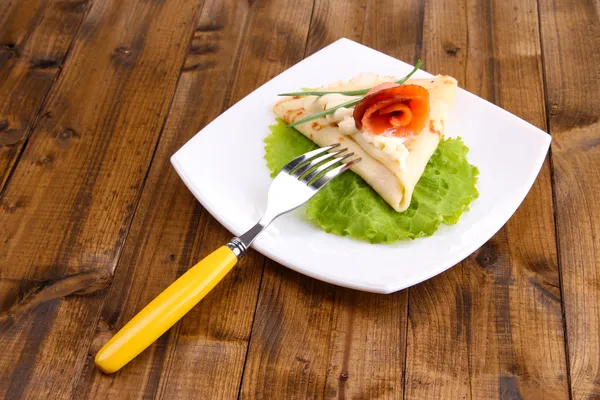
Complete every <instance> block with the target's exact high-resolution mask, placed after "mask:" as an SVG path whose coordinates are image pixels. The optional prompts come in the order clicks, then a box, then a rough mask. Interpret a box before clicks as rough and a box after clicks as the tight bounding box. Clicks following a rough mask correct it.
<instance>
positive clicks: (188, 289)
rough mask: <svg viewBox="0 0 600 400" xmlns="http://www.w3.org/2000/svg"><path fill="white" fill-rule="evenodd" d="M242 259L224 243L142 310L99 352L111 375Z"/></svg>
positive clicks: (104, 368) (102, 365)
mask: <svg viewBox="0 0 600 400" xmlns="http://www.w3.org/2000/svg"><path fill="white" fill-rule="evenodd" d="M237 261H238V259H237V257H236V256H235V254H234V253H233V251H232V250H231V249H230V248H228V247H227V246H223V247H221V248H219V249H217V250H215V251H214V252H213V253H211V254H210V255H209V256H208V257H206V258H205V259H203V260H202V261H200V262H199V263H198V264H196V265H195V266H194V267H192V268H191V269H190V270H189V271H187V272H186V273H185V274H183V275H182V276H181V277H180V278H179V279H177V280H176V281H175V282H173V283H172V284H171V286H169V287H168V288H166V289H165V290H164V291H163V292H162V293H161V294H159V295H158V297H156V298H155V299H154V300H152V301H151V302H150V304H148V305H147V306H146V307H145V308H144V309H143V310H142V311H140V312H139V313H138V314H137V315H136V316H135V317H133V319H132V320H131V321H129V322H128V323H127V325H125V326H124V327H123V328H121V330H120V331H119V332H117V334H116V335H115V336H113V337H112V338H111V339H110V340H109V341H108V342H107V343H106V344H105V345H104V346H103V347H102V348H101V349H100V351H99V352H98V354H96V359H95V363H96V366H97V367H98V368H100V369H101V370H102V371H103V372H105V373H107V374H112V373H113V372H115V371H118V370H119V369H120V368H121V367H123V366H124V365H125V364H127V363H128V362H129V361H131V360H132V359H134V358H135V357H136V356H137V355H138V354H140V353H141V352H142V351H144V350H145V349H146V347H148V346H150V345H151V344H152V343H154V341H155V340H156V339H158V338H159V337H160V336H161V335H162V334H163V333H165V332H166V331H167V330H168V329H169V328H170V327H172V326H173V325H174V324H175V323H176V322H177V321H179V319H181V317H183V316H184V315H185V314H186V313H187V312H188V311H190V310H191V309H192V307H194V306H195V305H196V304H198V302H199V301H200V300H202V298H203V297H204V296H206V294H207V293H208V292H210V291H211V290H212V288H214V287H215V286H216V285H217V283H219V282H220V281H221V279H223V277H224V276H225V275H227V273H228V272H229V271H230V270H231V268H233V266H234V265H235V264H236V263H237Z"/></svg>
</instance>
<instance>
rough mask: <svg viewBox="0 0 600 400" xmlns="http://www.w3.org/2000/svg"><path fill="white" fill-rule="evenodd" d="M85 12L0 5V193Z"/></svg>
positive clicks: (55, 4)
mask: <svg viewBox="0 0 600 400" xmlns="http://www.w3.org/2000/svg"><path fill="white" fill-rule="evenodd" d="M87 9H88V2H86V1H78V0H72V1H60V2H59V1H45V0H27V1H6V2H2V3H1V4H0V192H2V188H3V187H4V185H5V183H6V180H7V179H8V176H9V174H10V171H11V170H12V168H13V166H14V164H15V162H16V160H17V159H18V157H19V155H20V154H21V151H22V149H23V146H24V145H25V140H26V138H27V136H28V134H29V132H30V130H31V128H32V126H33V124H34V121H35V117H36V116H37V113H38V112H39V110H40V107H41V105H42V103H43V101H44V99H45V98H46V95H47V94H48V92H49V90H50V88H51V87H52V84H53V83H54V81H55V78H56V76H57V75H58V74H59V73H60V71H61V68H62V65H63V64H64V60H65V57H66V55H67V52H68V49H69V48H70V46H71V43H72V42H73V38H74V37H75V34H76V32H77V30H78V29H79V26H80V24H81V21H83V18H84V16H85V14H86V11H87Z"/></svg>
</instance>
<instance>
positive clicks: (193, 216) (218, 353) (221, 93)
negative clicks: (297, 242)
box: [77, 1, 264, 399]
mask: <svg viewBox="0 0 600 400" xmlns="http://www.w3.org/2000/svg"><path fill="white" fill-rule="evenodd" d="M236 3H238V2H237V1H229V2H221V1H209V2H206V3H205V4H204V6H203V9H202V13H201V15H200V18H199V20H198V21H197V22H196V30H195V32H194V36H193V39H192V41H191V42H190V45H189V54H188V57H187V60H186V62H185V65H184V66H183V68H182V71H183V73H182V75H181V77H180V79H179V83H178V86H177V90H176V93H175V98H174V101H173V105H172V107H171V110H170V112H169V117H168V119H167V122H166V125H165V128H164V130H163V133H162V135H161V140H160V143H159V146H158V149H157V151H156V155H155V157H154V162H153V164H152V168H151V170H150V173H149V176H148V180H147V182H146V185H145V187H144V193H143V195H142V199H141V201H140V206H139V207H138V210H137V212H136V215H135V218H134V222H133V225H132V229H131V233H130V234H129V237H128V240H127V242H126V245H125V249H124V251H123V256H122V257H121V259H120V261H119V265H118V267H117V272H116V275H115V279H114V281H113V284H112V287H111V289H110V291H109V292H108V295H107V297H106V303H105V305H104V307H103V310H102V313H101V319H100V322H99V324H98V327H97V329H96V337H95V340H94V342H93V345H92V348H91V349H90V353H91V354H95V353H96V352H97V351H98V349H99V348H100V346H101V345H103V344H104V343H105V342H106V340H107V339H108V338H110V337H111V336H112V335H113V334H114V333H115V332H116V331H117V330H118V329H120V328H121V327H122V326H123V324H125V323H126V322H127V321H128V320H129V319H131V318H132V317H133V315H135V313H137V312H138V311H139V310H140V309H141V308H142V307H144V306H145V305H146V304H147V303H148V302H150V301H151V300H152V299H153V298H154V297H156V296H157V295H158V294H159V293H160V292H161V291H162V290H163V289H164V288H166V287H167V286H168V285H169V284H171V283H172V282H173V281H174V280H175V279H176V278H177V277H178V276H179V275H181V274H182V273H183V272H185V271H186V270H187V269H188V268H189V267H190V266H192V265H193V264H194V263H195V262H196V261H197V260H200V259H201V258H203V257H205V256H206V255H208V254H209V253H210V252H211V251H213V250H215V249H216V248H218V247H220V246H222V245H223V244H224V243H226V242H227V241H228V240H229V239H230V238H231V234H230V233H228V232H227V230H226V229H224V228H223V227H222V226H220V225H219V224H218V223H217V222H216V221H215V220H214V219H213V218H212V217H210V215H209V214H208V213H206V212H205V211H204V210H202V208H201V206H200V205H199V203H198V202H197V200H196V199H195V198H194V197H193V196H192V194H191V193H190V192H189V190H188V189H187V188H186V187H185V185H184V184H183V182H182V181H181V179H180V178H179V176H178V175H177V173H176V172H175V170H174V169H173V168H172V166H171V165H170V162H169V157H170V156H171V155H172V154H173V153H174V152H175V151H176V150H177V149H179V148H180V147H181V146H182V145H183V144H184V143H185V142H186V141H187V140H188V139H189V138H190V137H191V136H193V135H194V134H195V133H196V132H197V131H198V130H200V129H201V128H202V127H203V126H204V125H206V124H207V123H208V122H210V121H211V120H212V119H214V118H215V117H217V116H218V115H219V114H220V113H221V112H222V111H223V109H224V107H225V106H226V105H227V103H228V102H229V98H228V96H229V91H228V90H227V88H228V87H230V86H231V84H232V82H231V81H232V79H233V76H234V73H235V68H236V65H237V64H236V63H231V60H232V59H235V58H236V56H237V53H238V51H239V48H240V44H241V41H242V35H243V34H244V27H245V25H246V24H245V21H246V19H247V16H248V12H249V10H248V7H247V6H246V7H233V5H234V4H236ZM198 110H203V112H198ZM263 261H264V259H263V258H262V256H259V255H258V254H257V253H254V252H250V253H249V254H248V255H247V256H246V257H245V258H244V259H243V260H242V262H241V264H240V265H238V266H237V267H235V268H234V270H233V271H232V272H231V273H230V274H229V276H227V277H226V278H225V279H224V280H223V282H221V283H220V284H219V285H218V286H217V287H216V288H215V289H214V290H213V291H212V292H211V293H210V294H209V295H208V296H207V297H206V298H205V299H204V300H202V302H201V303H200V304H199V305H198V306H197V307H195V308H194V309H193V310H192V311H191V312H190V313H188V315H186V317H185V318H184V319H183V320H182V321H180V323H178V324H176V325H175V326H174V327H173V328H172V329H171V330H170V331H168V332H167V333H166V334H165V335H163V337H161V338H160V339H159V341H158V342H157V343H155V344H154V345H153V346H151V347H150V348H149V349H148V350H146V351H145V352H144V353H142V354H141V355H140V356H139V357H137V358H136V359H135V360H134V361H132V362H131V363H130V364H128V365H127V367H126V368H124V369H122V370H121V371H119V372H118V373H116V374H115V375H112V376H107V375H104V374H102V373H101V372H99V371H98V370H97V369H96V368H95V367H94V365H93V363H89V364H88V365H87V366H86V371H85V372H84V378H83V379H82V381H80V383H79V389H78V396H77V397H80V398H105V397H110V398H118V397H123V396H125V397H127V398H153V397H155V396H156V397H161V398H182V399H183V398H206V399H217V398H234V397H236V396H237V394H238V388H239V383H240V381H241V372H242V367H243V364H244V359H245V356H246V347H247V342H248V336H249V334H250V327H251V324H252V319H253V316H254V308H255V306H256V297H257V293H258V286H259V282H260V276H261V273H262V266H263ZM124 394H126V395H124Z"/></svg>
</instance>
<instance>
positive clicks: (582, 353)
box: [540, 0, 600, 399]
mask: <svg viewBox="0 0 600 400" xmlns="http://www.w3.org/2000/svg"><path fill="white" fill-rule="evenodd" d="M540 17H541V18H540V23H541V31H542V44H543V54H544V70H545V72H546V87H547V99H548V120H549V128H550V133H551V134H552V137H553V142H552V163H553V178H554V184H555V186H554V195H555V207H556V223H557V233H558V244H559V247H558V248H559V264H560V267H561V273H562V293H563V302H564V309H565V316H566V330H567V341H568V343H567V349H568V352H569V366H570V377H571V394H572V397H573V398H574V399H592V398H598V397H600V359H599V358H598V348H600V306H599V304H600V214H599V213H598V210H599V209H600V200H599V197H598V193H600V146H598V144H599V143H600V123H599V122H598V120H599V116H600V103H598V99H597V97H598V96H597V95H598V93H599V92H600V75H599V73H598V65H600V53H599V52H598V49H600V8H599V5H598V2H597V1H592V0H589V1H584V0H580V1H564V0H556V1H546V0H542V1H540Z"/></svg>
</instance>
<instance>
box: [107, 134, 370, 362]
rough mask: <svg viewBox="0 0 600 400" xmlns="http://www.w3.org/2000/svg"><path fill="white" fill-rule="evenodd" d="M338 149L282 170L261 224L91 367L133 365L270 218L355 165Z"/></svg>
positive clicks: (144, 313) (152, 309)
mask: <svg viewBox="0 0 600 400" xmlns="http://www.w3.org/2000/svg"><path fill="white" fill-rule="evenodd" d="M338 146H339V144H333V145H331V146H326V147H322V148H320V149H317V150H313V151H310V152H308V153H305V154H303V155H301V156H299V157H297V158H294V159H293V160H292V161H290V162H289V163H288V164H286V165H285V166H284V167H283V169H282V170H281V171H279V173H278V174H277V175H276V176H275V178H274V179H273V182H272V183H271V186H270V187H269V193H268V197H267V209H266V211H265V213H264V215H263V216H262V218H261V219H260V221H258V222H257V223H256V225H254V226H253V227H252V228H250V230H249V231H248V232H246V233H244V234H243V235H241V236H239V237H234V238H233V239H231V240H230V241H229V243H227V244H226V245H224V246H222V247H220V248H219V249H217V250H215V251H214V252H213V253H211V254H210V255H208V256H207V257H206V258H204V259H203V260H202V261H200V262H199V263H198V264H196V265H195V266H193V267H192V268H191V269H190V270H188V271H187V272H186V273H185V274H183V275H182V276H181V277H180V278H179V279H177V280H176V281H175V282H173V283H172V284H171V285H170V286H169V287H168V288H166V289H165V290H164V291H163V292H162V293H161V294H159V295H158V296H157V297H156V298H155V299H154V300H152V301H151V302H150V303H149V304H148V305H147V306H146V307H144V308H143V309H142V310H141V311H140V312H139V313H138V314H137V315H136V316H135V317H133V318H132V319H131V320H130V321H129V322H128V323H127V324H126V325H125V326H124V327H123V328H121V330H120V331H119V332H117V333H116V334H115V335H114V336H113V337H112V338H111V339H110V340H109V341H108V342H107V343H106V344H105V345H104V346H103V347H102V348H101V349H100V351H98V353H97V354H96V358H95V363H96V366H97V367H98V368H99V369H100V370H102V371H103V372H105V373H107V374H110V373H113V372H116V371H118V370H119V369H121V368H122V367H123V366H124V365H125V364H127V363H128V362H129V361H131V360H132V359H134V358H135V357H136V356H137V355H138V354H140V353H141V352H142V351H144V350H145V349H146V348H147V347H148V346H150V345H151V344H152V343H153V342H154V341H155V340H156V339H158V338H159V337H160V336H161V335H162V334H163V333H165V332H166V331H167V330H168V329H169V328H171V327H172V326H173V325H174V324H175V323H176V322H177V321H179V320H180V319H181V318H182V317H183V316H184V315H185V314H186V313H187V312H188V311H190V310H191V309H192V308H193V307H194V306H195V305H196V304H198V302H199V301H200V300H202V298H203V297H204V296H206V294H208V292H210V291H211V290H212V289H213V288H214V287H215V286H216V285H217V284H218V283H219V282H220V281H221V280H222V279H223V277H225V275H227V273H228V272H229V271H230V270H231V269H232V268H233V266H234V265H235V264H237V262H238V261H239V260H240V259H241V258H242V256H243V255H244V253H245V252H246V250H248V248H249V247H250V245H251V244H252V242H253V241H254V239H256V237H257V236H258V235H259V234H260V233H261V232H262V231H263V230H265V229H266V228H267V227H268V226H269V224H270V223H271V222H273V220H274V219H275V218H277V217H279V216H280V215H282V214H285V213H288V212H290V211H292V210H294V209H296V208H298V207H300V206H301V205H302V204H304V203H306V202H307V201H308V200H309V199H310V198H311V197H313V196H314V195H315V194H316V193H317V192H318V191H319V190H320V189H321V188H323V187H324V186H325V185H326V184H327V183H328V182H329V181H331V180H332V179H333V178H335V177H336V176H338V175H339V174H341V173H342V172H344V171H345V170H347V169H348V168H350V167H352V166H353V165H354V164H356V163H358V162H359V161H360V158H354V159H352V160H351V159H350V158H351V157H352V156H353V155H354V153H346V154H344V153H345V152H346V151H347V149H345V148H344V149H337V147H338ZM334 149H335V151H332V150H334Z"/></svg>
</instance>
